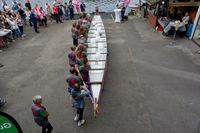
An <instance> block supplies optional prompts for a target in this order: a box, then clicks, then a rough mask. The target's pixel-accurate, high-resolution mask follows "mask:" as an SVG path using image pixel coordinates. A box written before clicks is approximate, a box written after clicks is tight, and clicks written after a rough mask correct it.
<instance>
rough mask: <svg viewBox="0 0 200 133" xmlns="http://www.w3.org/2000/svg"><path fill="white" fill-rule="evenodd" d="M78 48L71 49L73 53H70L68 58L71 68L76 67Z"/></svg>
mask: <svg viewBox="0 0 200 133" xmlns="http://www.w3.org/2000/svg"><path fill="white" fill-rule="evenodd" d="M75 50H76V48H75V47H71V51H70V52H69V53H68V58H69V65H70V66H71V67H74V66H75V64H76V53H75Z"/></svg>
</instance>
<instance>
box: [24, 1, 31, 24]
mask: <svg viewBox="0 0 200 133" xmlns="http://www.w3.org/2000/svg"><path fill="white" fill-rule="evenodd" d="M25 7H26V9H28V10H27V11H29V12H31V9H32V8H31V3H30V0H27V1H26V3H25ZM29 24H30V26H31V27H32V23H31V19H29Z"/></svg>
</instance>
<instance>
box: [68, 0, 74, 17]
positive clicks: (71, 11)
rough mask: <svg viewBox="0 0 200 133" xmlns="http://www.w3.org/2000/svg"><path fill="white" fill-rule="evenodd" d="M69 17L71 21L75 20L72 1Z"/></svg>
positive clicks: (70, 2)
mask: <svg viewBox="0 0 200 133" xmlns="http://www.w3.org/2000/svg"><path fill="white" fill-rule="evenodd" d="M68 8H69V16H70V19H73V18H74V5H73V4H72V1H69V6H68Z"/></svg>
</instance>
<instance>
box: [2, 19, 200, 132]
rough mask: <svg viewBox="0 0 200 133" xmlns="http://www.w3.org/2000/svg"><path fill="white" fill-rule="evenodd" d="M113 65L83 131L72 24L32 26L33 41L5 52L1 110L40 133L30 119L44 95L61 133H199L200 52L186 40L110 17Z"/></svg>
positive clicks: (89, 109)
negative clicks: (75, 93)
mask: <svg viewBox="0 0 200 133" xmlns="http://www.w3.org/2000/svg"><path fill="white" fill-rule="evenodd" d="M103 21H104V25H105V28H106V33H107V39H108V51H109V56H108V66H107V74H106V77H105V86H104V91H103V93H102V97H101V100H100V114H99V115H98V117H97V118H94V117H93V110H92V105H91V102H90V100H89V99H86V101H87V102H86V103H87V105H86V109H85V112H84V118H85V119H86V124H85V125H84V126H83V127H77V124H76V123H75V122H74V121H73V118H74V115H75V111H74V110H73V109H72V107H71V99H70V96H69V95H68V94H67V91H66V87H67V85H66V82H65V78H66V75H67V74H68V69H69V66H68V65H67V62H68V61H67V50H68V49H69V47H70V46H71V45H72V39H71V33H70V28H71V25H72V21H67V22H65V23H63V24H53V25H49V27H48V28H41V29H40V31H41V33H40V34H35V33H34V32H33V31H32V30H31V29H29V28H28V29H27V36H26V37H25V38H24V39H23V40H19V41H16V42H15V43H12V44H10V45H9V48H4V49H3V52H1V53H0V63H1V64H3V65H4V66H3V67H1V68H0V75H1V76H0V90H1V93H0V96H1V97H5V98H6V99H7V104H6V106H5V107H4V108H2V109H1V111H4V112H7V113H9V114H11V115H12V116H13V117H15V118H16V119H17V121H18V122H19V124H20V125H21V127H22V129H23V131H24V133H39V132H41V128H40V127H38V126H37V125H36V124H35V123H34V121H33V117H32V114H31V104H32V97H33V96H34V95H36V94H40V95H42V96H43V99H44V101H43V104H44V105H46V107H47V109H48V111H49V113H50V117H49V120H50V122H51V123H52V125H53V127H54V131H53V132H55V133H68V132H70V133H77V132H79V133H102V132H104V133H189V132H190V133H192V132H195V133H199V131H198V130H199V129H200V126H199V125H200V124H199V122H200V118H199V116H200V111H199V110H200V97H199V95H200V67H199V66H200V55H199V54H198V51H199V50H200V49H199V47H197V45H196V44H194V43H193V42H192V41H191V40H188V39H186V38H183V39H181V38H177V39H176V40H172V38H165V37H163V36H162V35H161V34H159V33H158V32H156V31H154V30H153V29H152V28H151V27H150V26H149V25H148V24H147V23H146V22H145V21H144V20H143V19H139V18H135V17H130V18H129V21H127V22H124V23H122V24H119V23H114V22H113V20H112V17H111V16H110V15H106V16H103Z"/></svg>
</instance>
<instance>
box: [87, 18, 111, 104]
mask: <svg viewBox="0 0 200 133" xmlns="http://www.w3.org/2000/svg"><path fill="white" fill-rule="evenodd" d="M87 44H88V48H87V54H88V56H87V58H88V60H89V64H90V66H91V70H89V76H90V83H91V92H92V98H93V101H94V106H95V105H96V104H98V102H99V99H100V95H101V91H102V85H103V81H104V74H105V69H106V62H107V53H108V50H107V38H106V32H105V28H104V24H103V21H102V19H101V17H100V16H99V15H95V16H94V17H93V20H92V24H91V27H90V30H89V33H88V39H87Z"/></svg>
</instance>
